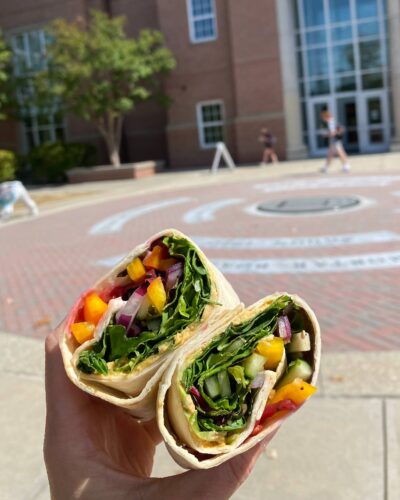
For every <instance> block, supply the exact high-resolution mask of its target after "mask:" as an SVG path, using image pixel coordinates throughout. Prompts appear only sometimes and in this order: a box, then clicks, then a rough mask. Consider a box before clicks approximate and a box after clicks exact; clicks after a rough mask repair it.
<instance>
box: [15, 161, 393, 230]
mask: <svg viewBox="0 0 400 500" xmlns="http://www.w3.org/2000/svg"><path fill="white" fill-rule="evenodd" d="M322 162H323V160H322V159H321V158H318V159H306V160H299V161H287V162H286V161H285V162H281V163H279V164H277V165H272V164H271V165H268V166H266V167H260V166H255V165H246V166H240V167H237V169H236V170H235V171H234V172H232V171H230V170H229V169H227V168H226V167H224V166H221V167H220V169H219V170H218V173H217V174H216V175H211V173H210V170H209V169H207V170H206V169H197V170H190V171H179V170H171V171H168V170H167V171H165V172H162V173H158V174H156V175H154V176H151V177H145V178H142V179H137V180H120V181H103V182H88V183H82V184H65V185H63V186H45V187H33V188H31V189H29V193H30V194H31V196H32V198H33V199H34V200H35V201H36V202H37V204H38V205H39V209H40V213H41V214H42V215H43V214H46V213H52V212H56V211H60V210H64V209H65V208H68V207H72V206H77V205H91V204H93V203H96V202H98V201H99V200H101V201H104V200H107V199H115V198H122V197H125V196H132V195H138V194H145V193H154V192H160V193H162V192H163V191H167V190H169V189H172V188H173V189H177V188H184V187H186V186H194V185H196V186H210V185H216V184H219V183H223V184H227V183H229V182H236V181H238V180H243V181H244V180H249V179H254V178H257V179H258V180H263V179H276V178H284V177H296V176H297V175H304V174H307V175H311V176H313V175H317V174H318V175H320V174H319V168H320V167H321V164H322ZM351 165H352V174H353V175H358V174H366V173H369V172H374V173H375V174H376V173H377V172H379V173H381V174H389V173H391V172H395V171H397V172H398V170H399V165H400V153H384V154H375V155H359V156H353V157H351ZM338 173H339V174H340V175H342V174H341V171H340V162H339V160H335V161H334V162H333V164H332V167H331V169H330V171H329V174H327V175H328V176H329V175H332V174H338ZM25 218H26V208H25V207H24V206H22V205H17V206H16V211H15V215H14V218H13V219H12V220H11V221H8V222H7V224H10V223H11V224H13V223H15V222H19V221H20V220H23V219H25Z"/></svg>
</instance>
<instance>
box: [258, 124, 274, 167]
mask: <svg viewBox="0 0 400 500" xmlns="http://www.w3.org/2000/svg"><path fill="white" fill-rule="evenodd" d="M258 140H259V142H262V143H263V144H264V152H263V156H262V160H261V163H260V165H267V163H269V161H271V162H272V163H278V161H279V160H278V155H277V154H276V153H275V150H274V145H275V144H276V137H275V136H274V135H272V134H271V132H270V131H269V130H268V129H267V128H266V127H264V128H262V129H261V130H260V136H259V138H258Z"/></svg>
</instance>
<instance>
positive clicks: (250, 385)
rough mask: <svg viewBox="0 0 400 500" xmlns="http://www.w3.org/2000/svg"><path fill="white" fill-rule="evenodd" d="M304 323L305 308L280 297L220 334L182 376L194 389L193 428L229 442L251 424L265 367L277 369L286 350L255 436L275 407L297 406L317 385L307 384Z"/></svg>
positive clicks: (308, 348)
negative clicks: (284, 365) (285, 364)
mask: <svg viewBox="0 0 400 500" xmlns="http://www.w3.org/2000/svg"><path fill="white" fill-rule="evenodd" d="M306 325H307V321H306V317H305V314H304V313H303V311H302V310H301V309H300V308H299V307H298V306H296V305H295V304H294V302H293V301H292V299H291V298H290V297H288V296H281V297H278V298H277V299H276V300H275V301H274V302H273V303H272V304H271V305H270V306H269V307H268V308H267V309H265V310H264V311H263V312H261V313H260V314H258V315H257V316H256V317H255V318H253V319H251V320H249V321H247V322H244V323H242V324H240V325H230V326H229V327H228V328H227V329H226V330H225V331H224V332H223V333H222V334H221V335H219V336H218V337H216V338H215V339H214V340H213V341H212V342H211V343H210V344H209V345H208V346H207V348H206V349H205V350H204V351H203V352H202V353H201V354H200V356H199V357H197V358H196V359H195V361H194V362H193V363H192V364H190V365H189V366H188V367H187V368H186V369H185V371H184V372H183V375H182V381H181V383H182V389H183V391H184V392H183V394H190V395H191V398H192V400H193V402H194V405H195V411H194V412H192V413H191V415H190V420H189V421H190V425H191V427H192V430H193V432H195V433H196V434H198V435H199V436H200V437H204V436H210V434H204V433H205V432H210V431H216V432H218V433H219V435H220V436H223V438H224V439H225V441H226V442H228V443H229V442H230V439H231V438H232V437H233V436H234V435H235V434H236V433H237V432H240V431H241V430H242V429H243V428H244V427H245V426H246V425H247V422H248V419H249V417H250V415H251V411H252V406H253V404H254V400H255V397H256V395H257V394H258V391H259V389H260V387H262V385H263V383H264V371H265V370H274V371H275V370H276V369H277V368H278V365H279V363H280V362H281V360H282V358H283V355H284V350H286V357H287V360H288V367H287V370H286V372H285V373H284V374H283V375H282V377H281V379H280V380H279V382H278V384H277V385H276V387H277V388H279V387H280V389H277V390H276V391H272V394H271V395H270V397H271V398H272V399H271V401H269V402H268V403H267V405H266V408H265V411H264V414H263V416H262V418H261V420H260V421H258V422H257V424H256V427H255V428H254V430H253V435H254V434H257V433H258V432H260V431H261V430H262V428H263V426H262V424H263V423H264V422H265V420H266V419H267V418H270V417H271V416H272V415H275V414H276V413H277V412H281V411H294V410H296V409H297V408H298V406H299V405H300V404H301V403H302V402H304V401H305V399H307V398H308V397H309V396H310V395H311V394H312V393H313V391H315V390H316V389H315V388H314V387H312V386H311V385H309V384H307V381H308V380H310V379H311V375H312V368H311V364H312V358H311V356H312V352H311V342H310V335H309V333H308V332H306V331H305V326H306ZM307 327H309V325H307ZM303 358H305V359H303ZM270 403H271V404H272V403H273V406H271V405H270ZM278 403H279V404H278Z"/></svg>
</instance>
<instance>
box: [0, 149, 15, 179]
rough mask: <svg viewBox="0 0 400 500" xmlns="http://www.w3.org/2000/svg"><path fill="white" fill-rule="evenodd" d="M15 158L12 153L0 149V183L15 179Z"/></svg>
mask: <svg viewBox="0 0 400 500" xmlns="http://www.w3.org/2000/svg"><path fill="white" fill-rule="evenodd" d="M16 170H17V157H16V155H15V154H14V153H13V152H12V151H7V150H5V149H0V182H4V181H12V180H13V179H15V171H16Z"/></svg>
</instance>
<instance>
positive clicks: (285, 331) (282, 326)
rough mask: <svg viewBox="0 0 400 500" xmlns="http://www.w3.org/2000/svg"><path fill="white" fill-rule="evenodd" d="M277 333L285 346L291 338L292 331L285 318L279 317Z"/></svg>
mask: <svg viewBox="0 0 400 500" xmlns="http://www.w3.org/2000/svg"><path fill="white" fill-rule="evenodd" d="M278 331H279V336H280V337H281V338H282V339H283V341H284V342H285V344H286V343H287V342H290V339H291V338H292V329H291V327H290V323H289V319H288V317H287V316H281V317H280V318H278Z"/></svg>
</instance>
